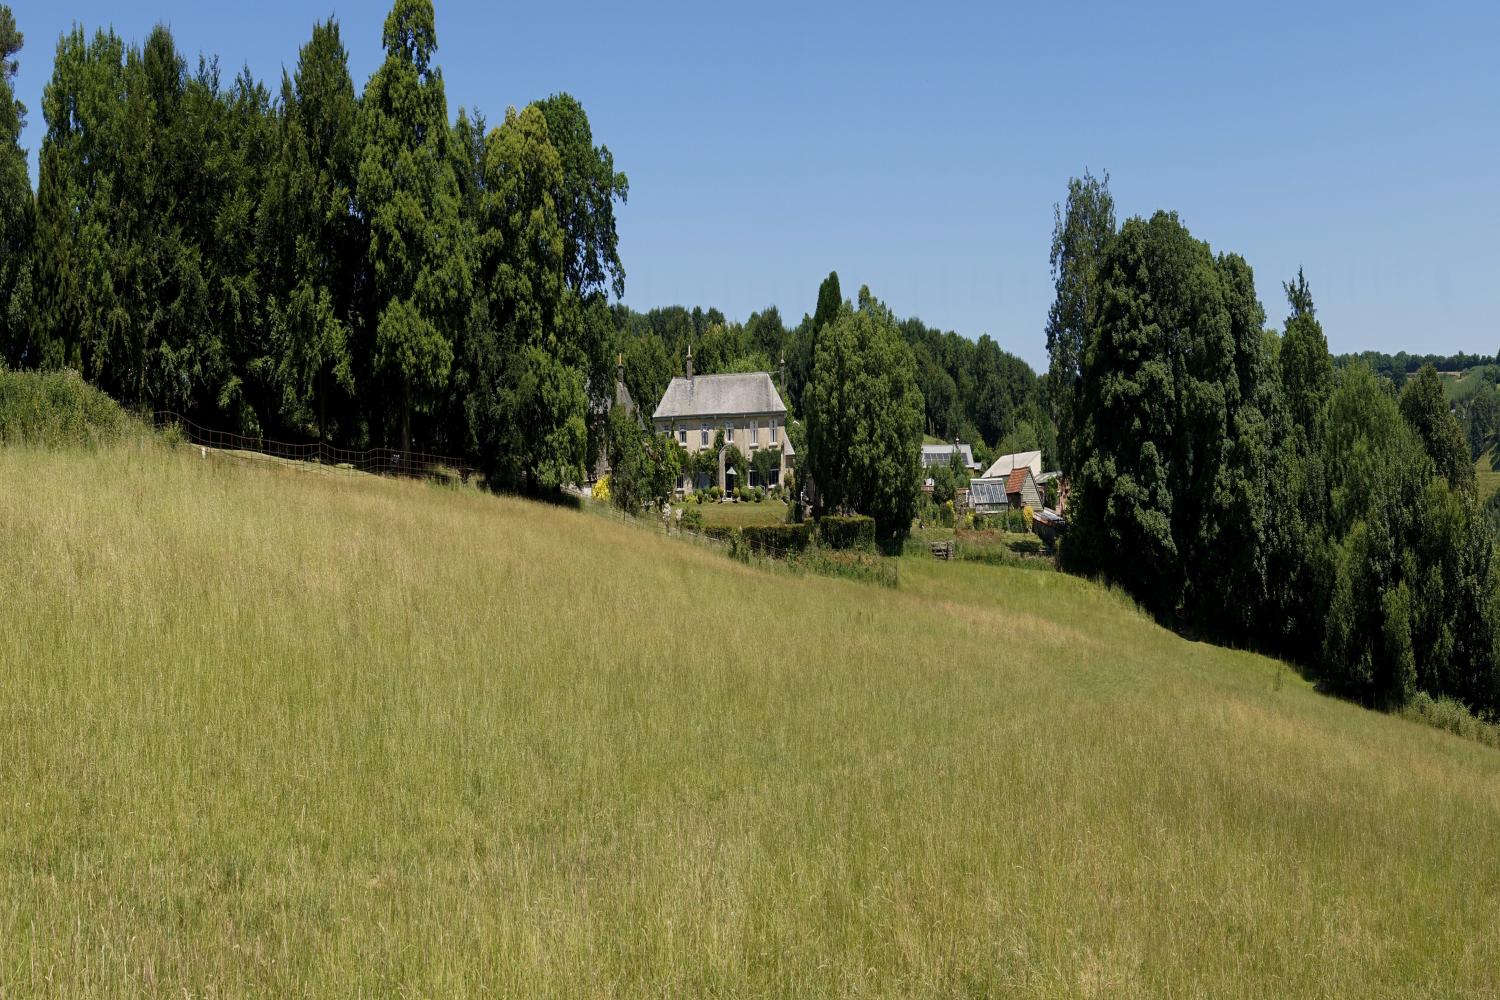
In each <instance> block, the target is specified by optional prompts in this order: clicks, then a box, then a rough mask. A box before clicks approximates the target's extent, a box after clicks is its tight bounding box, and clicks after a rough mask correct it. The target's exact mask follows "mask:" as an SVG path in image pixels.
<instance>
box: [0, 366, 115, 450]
mask: <svg viewBox="0 0 1500 1000" xmlns="http://www.w3.org/2000/svg"><path fill="white" fill-rule="evenodd" d="M131 429H132V426H131V420H130V418H129V417H128V416H126V414H125V411H124V410H122V409H120V405H119V404H118V403H116V402H115V401H114V400H113V399H110V398H109V396H107V395H105V394H104V393H103V392H101V391H99V390H98V389H96V388H94V387H93V386H91V385H89V384H88V383H87V382H85V381H84V380H83V379H82V378H81V377H80V376H79V375H78V373H77V372H70V371H56V372H33V371H10V370H8V369H6V368H5V366H4V365H3V364H0V446H3V445H19V444H26V445H36V446H44V447H53V448H63V447H90V446H93V445H98V444H104V443H108V442H111V441H117V440H119V439H120V438H121V437H122V436H123V435H125V434H127V433H129V432H130V431H131Z"/></svg>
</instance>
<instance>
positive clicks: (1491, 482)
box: [1474, 447, 1500, 506]
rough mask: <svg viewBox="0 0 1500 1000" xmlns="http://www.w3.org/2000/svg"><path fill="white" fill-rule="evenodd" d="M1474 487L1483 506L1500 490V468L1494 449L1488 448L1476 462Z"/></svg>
mask: <svg viewBox="0 0 1500 1000" xmlns="http://www.w3.org/2000/svg"><path fill="white" fill-rule="evenodd" d="M1474 485H1475V487H1476V488H1477V491H1478V495H1479V503H1480V505H1481V506H1482V505H1483V504H1484V502H1485V501H1486V500H1488V499H1489V498H1490V497H1491V496H1493V495H1494V494H1495V492H1496V491H1497V490H1500V467H1497V465H1496V456H1495V449H1494V448H1493V447H1491V448H1486V449H1485V450H1484V453H1483V454H1482V455H1480V456H1479V457H1478V458H1477V459H1475V460H1474Z"/></svg>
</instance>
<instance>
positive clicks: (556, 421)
mask: <svg viewBox="0 0 1500 1000" xmlns="http://www.w3.org/2000/svg"><path fill="white" fill-rule="evenodd" d="M562 188H563V168H562V160H561V158H560V157H559V156H558V153H557V150H556V149H555V148H553V146H552V144H551V142H550V141H549V140H548V133H547V120H546V118H545V117H544V116H543V114H542V112H541V110H540V109H539V108H537V107H536V106H535V105H532V106H529V107H527V108H526V109H525V110H524V111H521V112H519V113H518V112H517V111H516V110H515V109H514V108H511V109H510V110H509V111H507V112H506V115H505V122H504V124H502V125H501V126H500V127H499V128H497V129H495V130H494V131H493V132H491V133H490V135H489V137H488V139H487V141H486V143H485V160H484V190H483V192H482V194H481V195H480V212H479V218H478V224H477V226H476V237H475V248H476V265H477V269H478V270H477V273H478V274H479V275H480V276H481V277H480V290H479V294H480V295H481V296H482V297H483V300H484V303H485V313H486V315H485V321H484V329H483V330H482V331H481V332H480V333H479V334H478V335H477V336H475V337H474V338H473V340H472V342H471V349H470V352H469V357H468V358H467V359H466V363H467V367H468V369H469V372H470V374H469V386H468V392H467V394H466V398H465V409H466V412H467V414H468V419H469V426H470V428H471V434H472V443H473V446H474V448H475V450H476V451H477V453H478V455H479V456H480V459H481V466H482V468H483V469H484V470H485V473H486V475H487V476H488V477H489V478H490V479H491V480H492V481H493V482H495V483H496V484H497V485H509V486H512V487H514V488H519V489H523V490H527V491H537V490H550V489H554V488H556V487H559V486H562V485H564V484H566V483H568V482H574V481H577V480H579V479H581V478H582V475H583V465H584V459H585V456H586V449H587V444H588V430H587V425H586V415H587V408H588V403H587V398H586V396H585V392H584V371H585V369H586V366H587V361H588V359H587V355H586V353H585V351H584V350H582V349H581V348H580V346H579V345H578V344H577V343H576V342H575V341H573V340H572V339H571V338H569V337H568V335H567V333H568V331H569V330H570V326H569V320H570V319H573V317H569V316H567V315H566V311H567V310H569V309H570V308H571V309H576V308H577V299H576V297H574V296H572V295H571V293H570V290H569V289H568V287H567V278H566V272H565V269H566V261H567V259H568V258H567V251H568V243H567V239H566V233H565V230H564V227H563V224H562V218H561V215H560V212H559V210H558V202H559V193H560V192H561V191H562Z"/></svg>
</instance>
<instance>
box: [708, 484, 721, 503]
mask: <svg viewBox="0 0 1500 1000" xmlns="http://www.w3.org/2000/svg"><path fill="white" fill-rule="evenodd" d="M723 495H724V491H723V490H721V489H719V488H718V487H717V486H710V487H709V488H708V498H709V499H710V500H717V499H719V497H721V496H723Z"/></svg>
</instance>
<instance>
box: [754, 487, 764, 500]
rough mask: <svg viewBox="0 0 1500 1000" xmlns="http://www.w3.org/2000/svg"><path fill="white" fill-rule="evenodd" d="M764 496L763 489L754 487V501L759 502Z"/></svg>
mask: <svg viewBox="0 0 1500 1000" xmlns="http://www.w3.org/2000/svg"><path fill="white" fill-rule="evenodd" d="M765 498H766V491H765V490H763V489H761V488H760V487H759V486H757V487H755V490H754V499H755V502H756V503H760V502H761V501H762V500H764V499H765Z"/></svg>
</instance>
